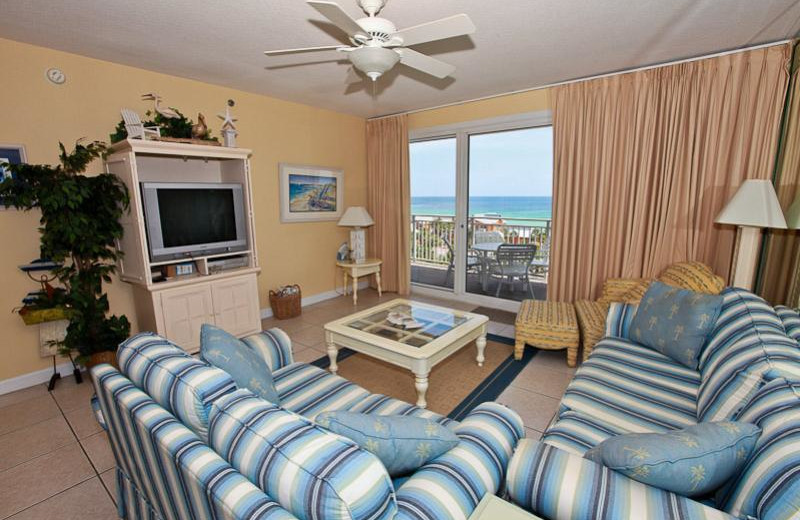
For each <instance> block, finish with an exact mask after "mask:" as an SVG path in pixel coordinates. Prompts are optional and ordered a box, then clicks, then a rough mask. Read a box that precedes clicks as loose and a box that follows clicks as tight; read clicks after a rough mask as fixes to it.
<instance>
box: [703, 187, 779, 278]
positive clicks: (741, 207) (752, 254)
mask: <svg viewBox="0 0 800 520" xmlns="http://www.w3.org/2000/svg"><path fill="white" fill-rule="evenodd" d="M714 222H716V223H717V224H731V225H734V226H739V236H738V237H737V241H736V251H735V253H734V261H733V262H734V263H733V276H732V278H731V285H733V286H734V287H741V288H742V289H747V290H752V289H753V281H754V280H755V274H756V264H757V263H758V252H759V250H760V249H761V248H760V245H761V230H762V229H763V228H778V229H786V219H785V218H784V217H783V211H781V205H780V203H779V202H778V196H777V195H776V194H775V188H774V187H773V186H772V181H768V180H755V179H750V180H746V181H744V182H743V183H742V185H741V186H739V189H738V190H737V191H736V194H735V195H734V196H733V198H732V199H731V200H730V201H729V202H728V204H727V205H726V206H725V207H724V208H723V209H722V211H720V212H719V215H717V218H716V219H715V220H714Z"/></svg>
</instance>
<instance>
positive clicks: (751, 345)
mask: <svg viewBox="0 0 800 520" xmlns="http://www.w3.org/2000/svg"><path fill="white" fill-rule="evenodd" d="M720 295H721V296H722V308H721V311H720V315H719V318H718V319H717V322H716V324H715V327H714V330H713V331H712V332H711V334H710V336H709V338H708V341H707V342H706V344H705V346H704V347H703V350H702V351H701V353H700V359H699V366H698V367H697V369H696V370H695V369H691V368H688V367H686V366H684V365H681V364H679V363H677V362H676V361H674V360H672V359H671V358H669V357H667V356H665V355H663V354H661V353H660V352H658V351H656V350H653V349H651V348H648V347H646V346H644V345H640V344H638V343H636V342H634V341H632V340H630V339H629V338H627V333H626V327H628V326H629V324H628V323H627V322H626V321H625V320H627V319H629V315H628V313H627V312H625V311H624V308H626V307H627V306H624V305H621V304H616V305H614V306H613V309H614V310H615V311H616V310H620V309H622V312H612V313H610V314H609V318H608V322H609V323H608V327H607V328H608V330H611V331H616V332H615V333H614V334H613V335H612V334H609V335H608V336H606V337H603V338H602V339H601V340H600V341H599V342H598V343H597V345H596V346H595V348H594V352H593V353H592V355H591V356H590V357H589V359H587V360H586V361H585V362H584V363H583V364H582V365H581V367H580V368H579V369H578V370H577V372H576V373H575V377H574V378H573V380H572V381H571V382H570V384H569V386H568V387H567V390H566V392H565V393H564V397H563V398H562V400H561V403H560V406H559V410H558V412H557V414H556V417H555V418H554V420H553V422H552V424H551V425H550V426H549V427H548V428H547V430H546V431H545V433H544V435H543V436H542V438H541V442H533V441H527V440H525V441H522V442H520V444H519V446H518V447H517V450H516V451H515V453H514V456H513V457H512V460H511V463H510V464H509V470H508V476H507V490H508V493H509V496H510V498H511V499H512V500H513V501H514V502H516V503H517V504H519V505H520V506H522V507H525V508H526V509H528V510H530V511H532V512H534V513H535V514H537V515H538V516H540V517H542V518H544V519H547V520H598V519H599V520H605V519H608V520H611V519H615V520H616V519H622V520H627V519H630V520H633V519H640V518H672V519H678V520H689V519H691V520H694V519H698V520H705V519H711V518H715V519H730V518H752V519H756V518H757V519H759V520H791V519H796V518H798V516H797V514H798V511H800V344H799V343H798V338H800V315H798V314H797V312H795V311H794V310H792V309H788V308H786V307H778V308H773V307H771V306H770V305H769V304H768V303H767V302H766V301H764V300H763V299H762V298H760V297H758V296H756V295H755V294H752V293H750V292H749V291H745V290H743V289H738V288H731V287H728V288H725V289H724V290H723V291H722V292H721V293H720ZM617 321H618V322H617ZM709 421H743V422H748V423H752V424H756V425H757V426H758V427H760V428H761V430H762V432H761V436H760V437H759V439H758V441H757V443H756V446H755V448H754V450H753V452H752V453H751V455H750V456H749V458H748V459H747V461H746V462H745V463H744V467H743V468H742V469H741V471H739V472H737V474H736V475H734V476H733V477H732V478H731V479H730V480H729V481H728V482H727V483H726V484H725V485H723V486H722V487H721V488H720V489H718V490H716V492H715V493H714V494H713V496H708V497H704V500H703V501H702V503H700V502H699V501H696V500H692V499H689V498H686V497H682V496H678V495H676V494H674V493H670V492H666V491H664V490H660V489H657V488H655V487H653V486H648V485H646V484H643V483H640V482H637V481H634V480H631V479H629V478H628V477H626V476H623V475H621V474H618V473H615V472H613V471H610V470H608V469H607V468H604V467H603V466H600V465H598V464H595V463H594V462H591V461H589V460H586V459H584V458H583V454H584V453H585V452H586V451H587V450H589V449H591V448H593V447H594V446H596V445H598V444H599V443H600V442H602V441H603V440H605V439H608V438H610V437H614V436H617V435H622V434H627V433H665V432H669V431H674V430H678V429H681V428H684V427H687V426H691V425H694V424H697V423H699V422H709Z"/></svg>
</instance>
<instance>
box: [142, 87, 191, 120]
mask: <svg viewBox="0 0 800 520" xmlns="http://www.w3.org/2000/svg"><path fill="white" fill-rule="evenodd" d="M142 99H143V100H145V101H154V105H153V109H154V110H155V111H156V112H158V113H159V114H161V116H162V117H166V118H167V119H178V118H180V117H181V116H180V114H178V113H177V112H176V111H174V110H172V109H171V108H169V107H162V106H161V99H162V97H161V96H159V95H158V94H156V93H155V92H148V93H146V94H142Z"/></svg>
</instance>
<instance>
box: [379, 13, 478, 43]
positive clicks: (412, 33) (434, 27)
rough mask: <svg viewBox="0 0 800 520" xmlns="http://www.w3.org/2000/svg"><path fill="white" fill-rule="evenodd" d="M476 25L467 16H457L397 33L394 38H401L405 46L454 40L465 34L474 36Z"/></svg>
mask: <svg viewBox="0 0 800 520" xmlns="http://www.w3.org/2000/svg"><path fill="white" fill-rule="evenodd" d="M475 30H476V28H475V24H474V23H472V20H470V18H469V16H467V15H465V14H457V15H455V16H450V17H448V18H442V19H441V20H436V21H433V22H428V23H423V24H420V25H415V26H414V27H409V28H408V29H403V30H402V31H397V32H396V33H394V34H393V35H392V38H401V39H402V40H403V45H404V46H409V45H417V44H418V43H426V42H432V41H436V40H444V39H445V38H453V37H455V36H463V35H465V34H473V33H474V32H475Z"/></svg>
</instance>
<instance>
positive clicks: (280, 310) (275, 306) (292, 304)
mask: <svg viewBox="0 0 800 520" xmlns="http://www.w3.org/2000/svg"><path fill="white" fill-rule="evenodd" d="M290 287H295V288H297V292H295V293H292V294H281V293H279V292H275V291H270V292H269V306H270V307H272V314H273V315H274V316H275V317H276V318H278V319H279V320H287V319H289V318H296V317H297V316H300V312H301V308H300V298H301V294H300V286H299V285H292V286H290Z"/></svg>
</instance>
